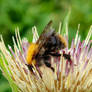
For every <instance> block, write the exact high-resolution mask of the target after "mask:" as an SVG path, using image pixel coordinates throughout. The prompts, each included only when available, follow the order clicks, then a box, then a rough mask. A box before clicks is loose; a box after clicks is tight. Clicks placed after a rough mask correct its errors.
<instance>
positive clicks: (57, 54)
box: [49, 53, 61, 57]
mask: <svg viewBox="0 0 92 92" xmlns="http://www.w3.org/2000/svg"><path fill="white" fill-rule="evenodd" d="M49 54H50V55H52V56H57V57H59V56H61V54H59V53H49Z"/></svg>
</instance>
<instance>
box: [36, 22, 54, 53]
mask: <svg viewBox="0 0 92 92" xmlns="http://www.w3.org/2000/svg"><path fill="white" fill-rule="evenodd" d="M51 25H52V21H50V22H49V23H48V24H47V26H46V27H45V29H44V30H43V32H42V34H41V35H40V37H39V39H38V40H37V42H36V44H38V52H41V50H42V49H41V48H42V47H43V46H44V44H45V43H46V41H47V40H48V38H49V37H50V36H51V35H52V34H53V33H54V29H52V28H51Z"/></svg>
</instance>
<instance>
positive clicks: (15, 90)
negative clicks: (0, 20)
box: [0, 56, 19, 92]
mask: <svg viewBox="0 0 92 92" xmlns="http://www.w3.org/2000/svg"><path fill="white" fill-rule="evenodd" d="M1 57H2V58H3V59H4V60H5V58H4V57H3V56H1ZM1 57H0V67H1V69H2V70H3V71H4V74H5V77H6V78H7V79H8V82H9V84H10V86H11V88H12V91H13V92H18V90H19V88H18V86H17V85H16V84H15V83H14V81H13V80H12V78H11V76H10V74H9V72H8V70H7V69H6V67H5V66H4V63H3V62H5V61H6V60H5V61H3V60H2V58H1Z"/></svg>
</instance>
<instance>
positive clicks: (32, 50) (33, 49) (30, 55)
mask: <svg viewBox="0 0 92 92" xmlns="http://www.w3.org/2000/svg"><path fill="white" fill-rule="evenodd" d="M37 47H38V45H37V44H35V43H31V44H30V46H29V48H28V51H27V56H26V59H27V63H28V64H32V63H34V64H35V63H36V61H35V60H34V59H33V56H34V54H35V52H36V49H37Z"/></svg>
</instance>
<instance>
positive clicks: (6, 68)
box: [0, 26, 92, 92]
mask: <svg viewBox="0 0 92 92" xmlns="http://www.w3.org/2000/svg"><path fill="white" fill-rule="evenodd" d="M60 27H61V26H60ZM60 30H61V29H60V28H59V31H58V32H59V34H60ZM32 31H33V42H36V40H37V39H38V38H39V36H38V33H37V29H36V27H33V29H32ZM78 32H79V29H78V30H77V33H76V37H75V39H73V40H72V43H71V46H70V48H68V47H67V48H65V49H63V50H61V53H64V52H65V53H67V54H70V56H71V59H70V60H67V59H65V58H64V57H63V55H62V56H61V57H60V58H56V59H54V58H51V62H52V64H53V67H54V69H55V71H54V72H53V71H52V70H51V69H49V68H47V67H46V66H44V65H43V66H42V67H39V69H40V71H41V73H42V78H41V77H40V75H39V72H38V71H37V69H36V67H35V66H34V65H33V66H34V68H33V73H34V74H33V73H32V72H31V71H30V70H29V69H28V67H27V66H26V64H27V61H26V54H27V49H28V46H29V42H28V41H27V39H26V38H25V39H23V40H21V38H20V34H19V29H18V28H17V29H16V32H15V34H16V38H15V39H14V37H13V43H14V50H13V49H12V48H11V46H8V48H6V46H5V44H4V41H3V38H2V36H1V41H0V69H1V70H2V72H3V75H4V76H5V77H6V78H7V80H8V81H9V83H10V86H11V88H12V91H13V92H90V91H92V47H91V43H92V41H90V37H91V35H92V27H91V28H90V30H89V32H88V35H87V37H86V39H85V40H84V41H83V42H81V41H80V36H79V33H78ZM64 36H65V38H66V40H67V43H68V29H67V27H66V31H65V34H64ZM55 61H58V62H57V63H53V62H55Z"/></svg>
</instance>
